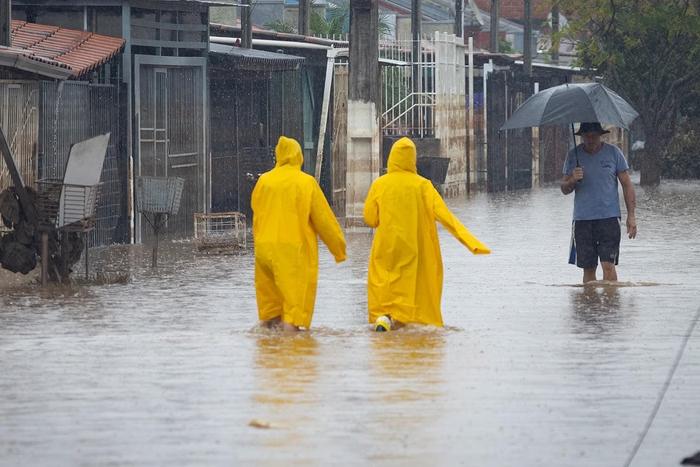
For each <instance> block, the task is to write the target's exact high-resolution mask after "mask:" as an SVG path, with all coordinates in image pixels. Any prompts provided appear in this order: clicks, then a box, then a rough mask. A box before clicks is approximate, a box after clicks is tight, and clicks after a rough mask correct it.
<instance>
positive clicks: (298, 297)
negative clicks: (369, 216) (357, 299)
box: [251, 136, 345, 328]
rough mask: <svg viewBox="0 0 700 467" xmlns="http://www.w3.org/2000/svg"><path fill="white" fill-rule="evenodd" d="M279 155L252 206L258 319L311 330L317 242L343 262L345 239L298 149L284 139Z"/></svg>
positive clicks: (257, 188)
mask: <svg viewBox="0 0 700 467" xmlns="http://www.w3.org/2000/svg"><path fill="white" fill-rule="evenodd" d="M275 155H276V157H277V164H276V166H275V168H274V169H272V170H270V171H269V172H266V173H264V174H263V175H262V176H261V177H260V179H259V180H258V182H257V184H256V185H255V188H254V189H253V195H252V200H251V204H252V208H253V237H254V241H255V291H256V298H257V302H258V316H259V318H260V319H261V320H264V321H267V320H270V319H274V318H277V317H281V318H282V320H283V321H285V322H287V323H289V324H292V325H294V326H301V327H305V328H309V327H310V326H311V319H312V317H313V309H314V303H315V300H316V284H317V279H318V241H317V238H318V237H319V236H320V237H321V240H323V242H324V243H325V244H326V245H327V246H328V249H329V250H330V252H331V253H332V254H333V256H334V257H335V260H336V261H337V262H340V261H344V260H345V237H344V236H343V231H342V230H341V228H340V225H339V224H338V221H337V219H336V218H335V215H334V214H333V211H332V210H331V208H330V206H329V205H328V202H327V201H326V198H325V196H324V195H323V192H322V191H321V188H320V187H319V186H318V183H316V180H315V179H314V178H313V177H312V176H310V175H308V174H305V173H304V172H302V170H301V165H302V163H303V160H304V158H303V156H302V152H301V146H300V145H299V143H298V142H297V141H295V140H293V139H291V138H285V137H284V136H282V137H280V139H279V142H278V143H277V147H276V148H275Z"/></svg>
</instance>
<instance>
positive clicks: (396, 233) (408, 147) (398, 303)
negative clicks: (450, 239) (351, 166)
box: [364, 138, 491, 326]
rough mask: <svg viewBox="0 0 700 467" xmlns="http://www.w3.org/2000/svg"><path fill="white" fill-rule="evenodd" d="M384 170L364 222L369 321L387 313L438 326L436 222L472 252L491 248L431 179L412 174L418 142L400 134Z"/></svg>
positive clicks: (439, 269) (368, 201) (439, 289)
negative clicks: (368, 242) (371, 231)
mask: <svg viewBox="0 0 700 467" xmlns="http://www.w3.org/2000/svg"><path fill="white" fill-rule="evenodd" d="M387 165H388V173H387V174H386V175H383V176H381V177H379V178H378V179H377V180H375V181H374V183H372V186H371V187H370V190H369V194H368V195H367V199H366V200H365V207H364V218H365V223H366V224H367V225H368V226H370V227H374V228H376V231H375V235H374V239H373V241H372V251H371V253H370V260H369V271H368V275H367V294H368V305H369V322H370V323H373V322H374V321H375V320H376V319H377V318H378V317H379V316H381V315H384V314H389V315H391V317H392V318H393V319H395V320H397V321H400V322H403V323H420V324H430V325H434V326H442V324H443V323H442V313H441V311H440V300H441V297H442V274H443V270H442V257H441V254H440V243H439V241H438V234H437V226H436V224H435V221H439V222H440V223H441V224H442V225H443V226H444V227H445V228H446V229H447V230H448V231H449V232H450V233H451V234H452V235H454V237H455V238H457V240H459V241H460V243H462V244H463V245H464V246H466V247H467V248H468V249H469V250H470V251H471V252H472V253H474V254H488V253H490V252H491V251H490V250H489V248H488V247H487V246H486V245H484V244H483V243H481V241H479V239H477V238H476V237H475V236H474V235H472V233H471V232H470V231H469V230H468V229H467V228H466V227H464V225H462V223H461V222H460V221H459V219H457V218H456V217H455V216H454V214H452V212H450V210H449V209H448V208H447V205H446V204H445V202H444V201H443V199H442V197H441V196H440V194H439V193H438V192H437V190H435V188H434V187H433V185H432V183H431V182H430V181H429V180H427V179H425V178H423V177H421V176H419V175H418V174H416V147H415V145H414V144H413V142H412V141H411V140H409V139H408V138H401V139H400V140H398V141H397V142H396V143H394V145H393V146H392V148H391V152H390V153H389V160H388V163H387Z"/></svg>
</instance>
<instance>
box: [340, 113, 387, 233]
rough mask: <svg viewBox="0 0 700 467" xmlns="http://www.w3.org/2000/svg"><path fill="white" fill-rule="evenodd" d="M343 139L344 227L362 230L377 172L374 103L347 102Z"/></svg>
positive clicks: (376, 114)
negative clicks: (344, 142)
mask: <svg viewBox="0 0 700 467" xmlns="http://www.w3.org/2000/svg"><path fill="white" fill-rule="evenodd" d="M347 138H348V140H347V141H348V152H347V175H346V184H347V191H346V198H345V199H346V204H345V225H346V226H348V227H352V226H362V225H364V221H363V217H362V210H363V208H364V202H365V198H366V197H367V193H368V192H369V187H370V185H371V184H372V182H373V181H374V180H375V179H376V178H377V177H379V171H380V169H381V160H380V144H379V143H380V125H379V114H378V113H377V109H376V105H375V104H374V103H372V102H361V101H354V100H348V136H347Z"/></svg>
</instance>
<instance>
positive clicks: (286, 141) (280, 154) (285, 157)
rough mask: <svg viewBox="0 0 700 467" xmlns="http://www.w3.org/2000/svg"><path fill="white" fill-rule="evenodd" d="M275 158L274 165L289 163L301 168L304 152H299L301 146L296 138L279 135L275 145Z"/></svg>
mask: <svg viewBox="0 0 700 467" xmlns="http://www.w3.org/2000/svg"><path fill="white" fill-rule="evenodd" d="M275 159H277V163H276V164H275V167H282V166H283V165H290V166H292V167H297V168H299V169H301V166H302V164H303V163H304V154H303V153H302V152H301V146H300V145H299V143H297V140H295V139H292V138H287V137H285V136H280V139H279V141H278V142H277V146H275Z"/></svg>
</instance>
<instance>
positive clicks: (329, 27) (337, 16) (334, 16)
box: [309, 0, 391, 37]
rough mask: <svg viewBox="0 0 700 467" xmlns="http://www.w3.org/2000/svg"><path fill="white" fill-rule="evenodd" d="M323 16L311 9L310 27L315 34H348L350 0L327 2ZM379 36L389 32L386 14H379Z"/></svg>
mask: <svg viewBox="0 0 700 467" xmlns="http://www.w3.org/2000/svg"><path fill="white" fill-rule="evenodd" d="M328 5H329V6H328V8H327V9H326V14H325V16H324V15H322V14H321V13H320V12H319V11H317V10H315V9H312V10H311V19H310V25H309V27H310V29H311V32H312V33H313V34H314V35H317V36H341V35H344V34H348V33H349V32H350V31H349V28H350V1H349V0H333V1H332V2H330V3H329V4H328ZM378 29H379V37H383V36H386V35H388V34H389V33H390V32H391V25H390V24H389V20H388V17H387V16H386V15H382V14H380V15H379V23H378Z"/></svg>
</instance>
